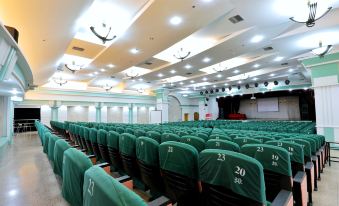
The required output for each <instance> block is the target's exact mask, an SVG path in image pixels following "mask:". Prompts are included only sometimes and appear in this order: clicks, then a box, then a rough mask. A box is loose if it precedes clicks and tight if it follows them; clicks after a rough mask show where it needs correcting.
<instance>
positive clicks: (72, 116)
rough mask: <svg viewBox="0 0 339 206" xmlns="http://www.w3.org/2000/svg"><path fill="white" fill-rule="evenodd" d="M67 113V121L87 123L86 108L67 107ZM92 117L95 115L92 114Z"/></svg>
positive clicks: (87, 113) (87, 114)
mask: <svg viewBox="0 0 339 206" xmlns="http://www.w3.org/2000/svg"><path fill="white" fill-rule="evenodd" d="M67 111H68V112H67V120H68V121H72V122H87V121H88V119H90V118H89V112H88V107H87V106H68V108H67ZM94 115H95V113H94ZM91 116H92V115H91ZM91 119H92V118H91Z"/></svg>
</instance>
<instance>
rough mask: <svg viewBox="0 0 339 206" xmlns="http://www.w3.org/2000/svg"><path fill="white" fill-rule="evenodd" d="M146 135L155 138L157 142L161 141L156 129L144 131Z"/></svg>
mask: <svg viewBox="0 0 339 206" xmlns="http://www.w3.org/2000/svg"><path fill="white" fill-rule="evenodd" d="M146 136H147V137H149V138H152V139H154V140H156V141H157V142H158V143H159V144H160V143H161V134H160V133H159V132H156V131H148V132H146Z"/></svg>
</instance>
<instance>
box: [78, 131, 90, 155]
mask: <svg viewBox="0 0 339 206" xmlns="http://www.w3.org/2000/svg"><path fill="white" fill-rule="evenodd" d="M85 128H86V127H84V126H80V127H79V139H80V142H81V145H82V149H83V150H84V152H87V151H88V148H87V144H86V139H85Z"/></svg>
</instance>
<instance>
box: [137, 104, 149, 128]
mask: <svg viewBox="0 0 339 206" xmlns="http://www.w3.org/2000/svg"><path fill="white" fill-rule="evenodd" d="M137 115H138V121H137V122H138V124H148V123H149V111H148V108H146V107H138V110H137Z"/></svg>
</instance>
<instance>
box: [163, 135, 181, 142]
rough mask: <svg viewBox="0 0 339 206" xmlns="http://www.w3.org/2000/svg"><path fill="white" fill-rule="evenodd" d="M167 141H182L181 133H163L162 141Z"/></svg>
mask: <svg viewBox="0 0 339 206" xmlns="http://www.w3.org/2000/svg"><path fill="white" fill-rule="evenodd" d="M167 141H177V142H179V141H180V137H179V135H176V134H172V133H163V134H162V135H161V143H163V142H167Z"/></svg>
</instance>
